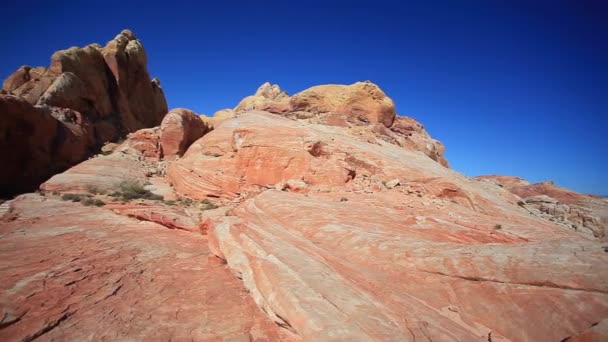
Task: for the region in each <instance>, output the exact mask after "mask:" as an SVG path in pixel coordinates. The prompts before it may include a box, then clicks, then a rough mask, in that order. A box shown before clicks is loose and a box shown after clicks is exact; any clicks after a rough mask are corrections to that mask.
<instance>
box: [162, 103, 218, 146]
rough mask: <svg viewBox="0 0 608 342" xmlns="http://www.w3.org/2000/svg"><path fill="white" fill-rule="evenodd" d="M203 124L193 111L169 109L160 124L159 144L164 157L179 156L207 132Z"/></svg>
mask: <svg viewBox="0 0 608 342" xmlns="http://www.w3.org/2000/svg"><path fill="white" fill-rule="evenodd" d="M210 130H211V127H210V126H208V125H207V124H205V122H203V121H202V120H201V119H200V118H199V117H198V115H196V114H194V112H192V111H190V110H188V109H184V108H177V109H173V110H171V111H170V112H169V113H168V114H167V115H166V116H165V118H164V119H163V121H162V123H161V125H160V144H161V146H162V152H163V155H164V156H165V157H174V156H181V155H183V154H184V152H186V149H187V148H188V147H189V146H190V145H191V144H192V143H193V142H195V141H196V140H197V139H198V138H200V137H202V136H203V135H204V134H205V133H207V132H209V131H210Z"/></svg>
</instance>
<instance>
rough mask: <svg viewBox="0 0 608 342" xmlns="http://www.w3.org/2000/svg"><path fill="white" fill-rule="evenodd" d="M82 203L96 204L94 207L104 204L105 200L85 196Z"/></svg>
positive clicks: (86, 204) (88, 205)
mask: <svg viewBox="0 0 608 342" xmlns="http://www.w3.org/2000/svg"><path fill="white" fill-rule="evenodd" d="M82 204H83V205H85V206H87V207H90V206H92V205H94V206H96V207H101V206H104V205H105V202H104V201H102V200H100V199H92V198H87V199H85V200H84V201H82Z"/></svg>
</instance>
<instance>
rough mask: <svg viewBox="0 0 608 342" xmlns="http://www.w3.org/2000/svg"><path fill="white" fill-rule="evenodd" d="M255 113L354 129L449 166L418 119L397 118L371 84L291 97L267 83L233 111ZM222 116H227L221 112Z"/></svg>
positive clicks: (314, 90)
mask: <svg viewBox="0 0 608 342" xmlns="http://www.w3.org/2000/svg"><path fill="white" fill-rule="evenodd" d="M255 110H258V111H267V112H270V113H274V114H280V115H283V116H286V117H289V118H292V119H298V120H303V121H306V122H309V123H315V124H326V125H331V126H340V127H351V128H353V129H355V131H357V133H358V134H359V135H362V136H365V137H366V138H367V139H368V140H369V141H370V142H371V141H374V140H377V139H380V140H384V141H387V142H390V143H392V144H395V145H399V146H402V147H405V148H408V149H412V150H416V151H421V152H423V153H424V154H426V155H427V156H429V157H430V158H431V159H433V160H435V161H437V162H438V163H440V164H441V165H443V166H445V167H449V164H448V161H447V159H445V157H444V152H445V148H444V146H443V144H441V142H439V141H437V140H435V139H433V138H431V137H430V135H429V134H428V133H427V132H426V130H425V129H424V127H423V126H422V125H421V124H420V123H418V122H417V121H416V120H414V119H412V118H408V117H402V116H397V115H396V114H395V105H394V103H393V101H392V100H391V99H390V98H389V97H388V96H386V94H384V92H383V91H382V90H381V89H380V87H378V86H377V85H375V84H373V83H371V82H369V81H366V82H357V83H354V84H351V85H340V84H330V85H320V86H315V87H311V88H309V89H306V90H304V91H302V92H300V93H297V94H295V95H293V96H292V97H289V96H288V95H287V93H285V92H284V91H282V90H281V88H280V87H279V86H278V85H272V84H270V83H268V82H266V83H264V84H263V85H262V86H260V88H259V89H258V90H257V91H256V93H255V94H254V95H253V96H248V97H246V98H244V99H243V100H242V101H241V102H240V103H239V104H238V105H237V106H236V107H235V109H234V111H235V113H236V114H235V115H237V116H238V115H239V114H240V113H243V112H247V111H255ZM227 114H228V113H226V115H227ZM221 115H225V114H224V113H223V112H222V113H221Z"/></svg>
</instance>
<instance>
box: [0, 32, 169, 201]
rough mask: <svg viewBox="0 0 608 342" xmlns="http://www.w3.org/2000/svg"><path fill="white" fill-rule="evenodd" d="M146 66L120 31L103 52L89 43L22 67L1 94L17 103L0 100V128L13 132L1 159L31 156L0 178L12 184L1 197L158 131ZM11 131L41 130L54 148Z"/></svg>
mask: <svg viewBox="0 0 608 342" xmlns="http://www.w3.org/2000/svg"><path fill="white" fill-rule="evenodd" d="M146 64H147V60H146V54H145V51H144V49H143V46H142V45H141V43H140V42H139V40H137V39H136V38H135V36H134V35H133V33H131V32H130V31H128V30H124V31H123V32H121V33H120V34H119V35H118V36H116V38H115V39H113V40H111V41H110V42H108V44H107V45H106V47H101V46H100V45H97V44H92V45H88V46H85V47H83V48H77V47H72V48H69V49H67V50H62V51H57V52H55V53H54V54H53V56H52V57H51V64H50V66H49V67H48V68H44V67H37V68H32V67H29V66H23V67H21V68H19V69H18V70H17V71H16V72H15V73H14V74H12V75H11V76H9V77H8V78H7V79H6V80H5V81H4V84H3V90H4V91H5V92H6V93H7V94H11V95H15V96H17V97H19V98H21V99H23V103H20V104H17V103H16V101H17V100H15V99H14V98H11V97H7V95H0V96H2V97H1V98H0V102H2V104H1V105H2V107H3V110H2V111H0V115H2V116H3V117H2V121H3V125H4V126H5V127H6V129H11V130H13V131H14V133H13V134H4V135H2V136H1V137H0V139H1V140H2V141H0V146H3V148H2V149H0V153H2V154H3V155H4V154H15V155H17V158H18V155H20V154H22V153H27V151H36V153H34V154H32V155H31V156H29V157H23V158H27V159H30V160H29V161H23V162H18V163H15V164H13V167H12V170H7V171H5V172H6V173H7V175H13V176H14V177H6V178H5V177H3V178H2V181H1V182H2V184H1V186H0V188H1V189H2V190H1V191H2V194H4V195H10V194H14V193H18V192H22V191H26V190H31V189H33V188H35V187H36V186H37V185H38V184H39V183H40V182H41V181H43V180H44V179H46V178H48V177H49V176H51V175H53V174H54V173H57V172H59V171H62V170H64V169H65V168H66V167H69V166H71V165H74V164H75V163H77V162H80V161H82V160H83V159H85V158H86V157H87V156H89V155H91V154H92V153H93V151H95V150H96V149H98V148H99V147H100V146H101V144H103V143H105V142H108V141H113V140H116V139H117V138H118V137H119V136H122V135H124V134H126V133H128V132H131V131H134V130H137V129H140V128H144V127H152V126H156V125H158V124H159V123H160V122H161V119H162V118H163V116H164V115H165V114H166V113H167V104H166V100H165V97H164V94H163V91H162V89H161V88H160V85H159V82H158V80H152V81H151V80H150V77H149V75H148V71H147V68H146ZM9 107H10V108H9ZM31 113H41V114H36V115H32V114H31ZM22 117H23V118H22ZM35 126H40V127H39V128H32V127H35ZM51 126H54V127H55V128H53V127H51ZM11 127H20V128H17V130H19V129H21V130H23V129H25V130H30V131H34V130H40V131H41V132H42V131H44V135H46V136H47V137H46V138H45V139H46V140H48V141H46V142H50V141H52V142H53V143H52V144H47V145H45V146H36V145H37V144H39V143H40V142H41V141H35V140H33V139H32V138H31V137H28V136H27V135H22V134H15V133H17V130H15V129H14V128H11ZM26 127H30V128H26ZM10 150H12V151H10Z"/></svg>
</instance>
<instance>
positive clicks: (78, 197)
mask: <svg viewBox="0 0 608 342" xmlns="http://www.w3.org/2000/svg"><path fill="white" fill-rule="evenodd" d="M61 199H62V200H64V201H72V202H80V201H81V200H82V195H78V194H65V195H63V196H61Z"/></svg>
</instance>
